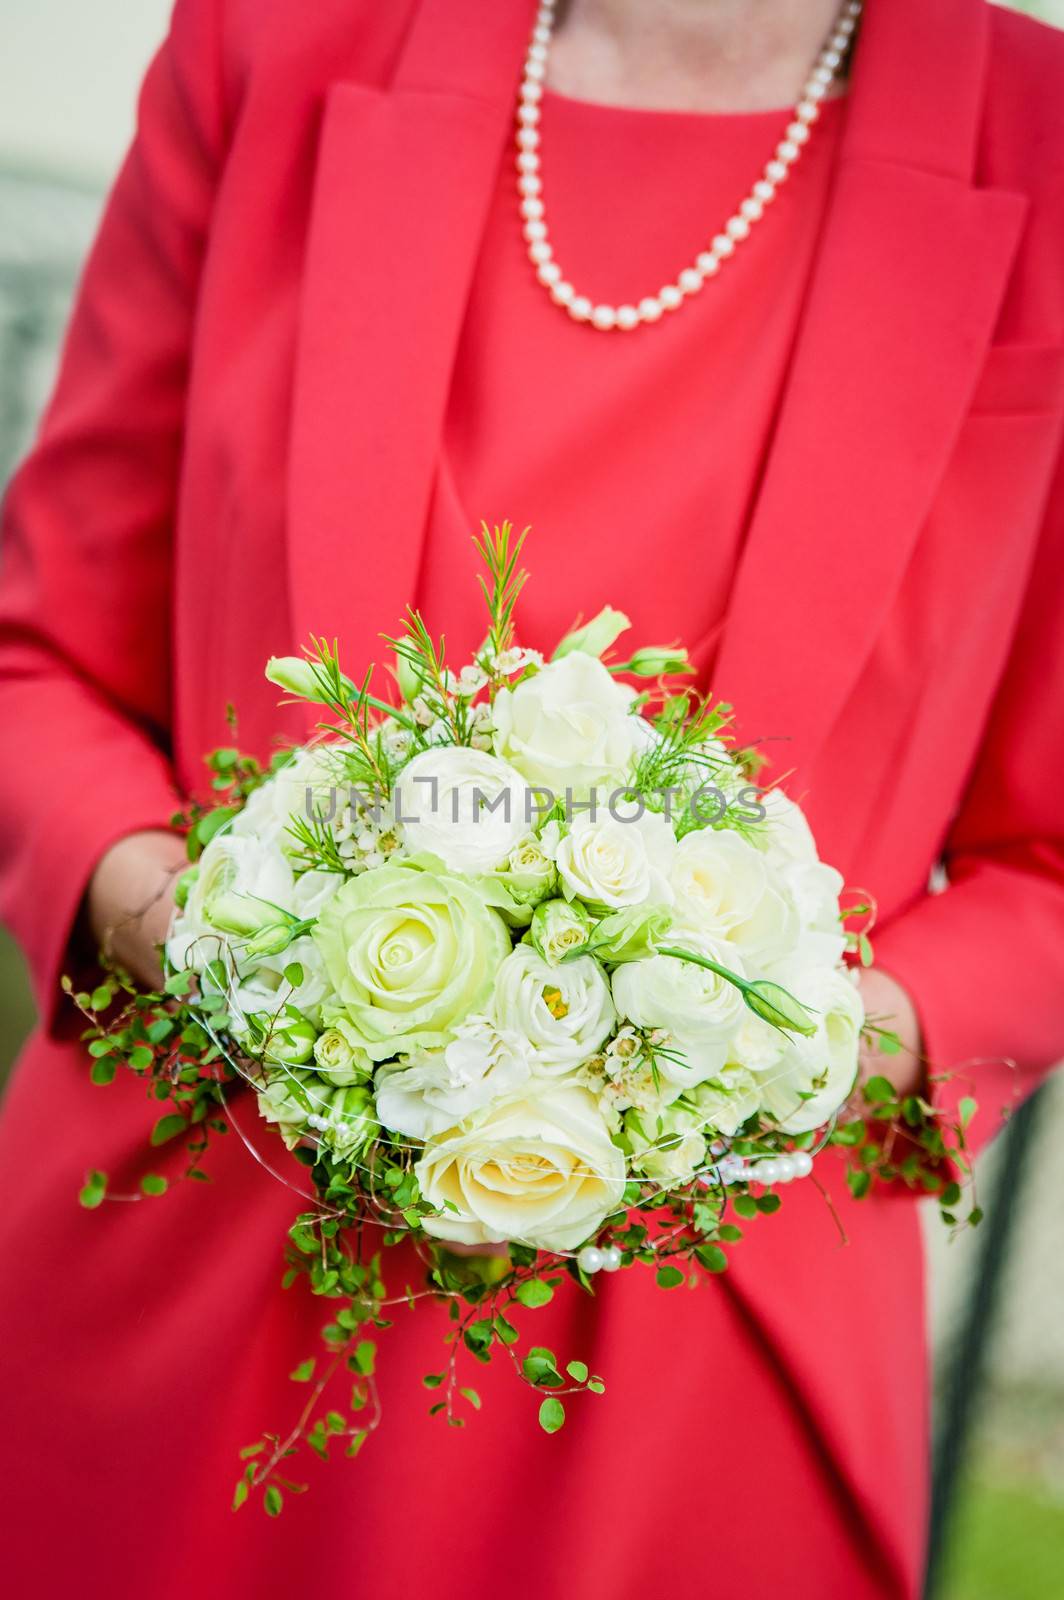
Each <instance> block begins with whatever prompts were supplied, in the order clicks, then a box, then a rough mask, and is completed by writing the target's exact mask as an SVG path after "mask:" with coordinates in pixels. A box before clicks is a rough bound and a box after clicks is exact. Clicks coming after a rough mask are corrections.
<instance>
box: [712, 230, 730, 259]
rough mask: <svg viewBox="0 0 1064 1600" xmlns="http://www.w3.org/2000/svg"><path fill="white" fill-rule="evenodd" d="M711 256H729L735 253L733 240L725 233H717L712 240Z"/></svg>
mask: <svg viewBox="0 0 1064 1600" xmlns="http://www.w3.org/2000/svg"><path fill="white" fill-rule="evenodd" d="M712 249H713V254H714V255H715V256H722V257H725V256H730V255H733V254H734V253H735V240H734V239H732V238H731V237H730V236H729V235H728V234H726V233H718V234H717V235H716V237H715V238H714V240H713V245H712Z"/></svg>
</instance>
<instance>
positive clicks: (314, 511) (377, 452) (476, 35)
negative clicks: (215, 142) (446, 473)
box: [289, 0, 533, 677]
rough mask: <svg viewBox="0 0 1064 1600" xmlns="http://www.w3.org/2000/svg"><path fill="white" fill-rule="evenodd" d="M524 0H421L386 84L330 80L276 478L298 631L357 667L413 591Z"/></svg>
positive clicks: (513, 80) (527, 5)
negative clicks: (281, 482) (328, 640)
mask: <svg viewBox="0 0 1064 1600" xmlns="http://www.w3.org/2000/svg"><path fill="white" fill-rule="evenodd" d="M532 10H533V4H532V0H503V3H501V4H495V5H492V6H487V7H485V6H483V5H481V4H479V3H478V0H421V3H420V5H419V7H418V9H417V13H416V15H415V18H414V22H413V24H412V29H411V32H410V34H409V36H408V38H407V41H406V43H405V46H404V50H403V54H402V58H401V61H400V63H399V66H398V68H397V71H396V75H395V79H394V82H393V84H392V85H391V87H390V88H389V89H384V90H382V89H377V88H373V87H367V86H364V85H360V84H357V83H353V82H340V83H336V84H334V85H333V86H332V87H331V89H330V90H329V92H328V95H327V98H326V102H325V108H324V119H323V125H322V132H321V140H320V148H319V156H318V163H317V173H316V179H315V192H314V197H313V210H312V218H311V226H310V234H309V240H308V255H307V264H306V269H305V275H304V290H303V304H302V307H301V318H300V340H299V350H298V355H297V363H296V380H295V397H294V414H293V425H292V441H291V466H290V480H289V493H290V502H289V524H290V526H289V562H290V574H289V582H290V594H291V604H292V618H293V624H294V632H295V635H296V638H297V640H298V641H299V642H303V641H305V640H306V638H307V637H308V635H309V634H310V633H311V632H312V631H313V632H315V633H318V634H325V635H327V636H329V637H332V636H338V637H339V639H340V640H341V646H342V647H343V646H344V645H346V649H345V650H344V651H343V657H344V660H345V663H346V666H347V669H348V671H349V672H350V673H351V674H352V675H353V676H355V677H361V676H362V674H363V673H364V672H365V670H366V668H367V667H368V666H369V665H370V663H371V662H372V661H373V660H377V661H380V660H382V659H383V658H384V647H383V646H382V645H381V644H380V642H379V639H378V635H379V633H380V632H381V630H385V631H394V630H395V628H396V625H397V624H398V622H399V621H400V619H401V617H402V614H403V611H404V609H405V607H406V606H407V605H408V604H409V602H410V601H411V599H412V598H413V595H414V590H415V584H416V580H417V573H418V566H419V561H420V554H421V545H422V539H423V533H424V525H425V518H426V514H427V507H428V502H429V495H430V491H431V484H432V477H433V473H434V469H435V464H436V453H437V448H438V444H439V438H440V429H441V424H442V419H443V412H444V406H445V404H446V398H447V391H448V385H449V380H450V373H451V366H452V362H453V358H454V351H455V346H456V343H457V338H458V333H459V330H460V327H461V319H462V315H463V311H464V308H465V302H466V297H467V293H468V288H469V283H470V279H471V276H472V272H473V268H474V265H475V261H476V255H477V249H478V246H479V244H480V238H481V234H482V231H483V227H484V224H485V221H486V216H487V208H488V203H489V200H490V196H491V192H492V187H493V183H494V179H495V175H496V172H497V170H498V161H499V158H500V153H501V150H502V147H503V144H504V141H505V138H506V134H507V130H508V127H509V120H510V117H511V115H512V111H513V106H514V104H515V97H516V92H517V84H518V81H519V76H520V64H521V51H522V47H523V44H524V41H525V40H526V38H527V37H528V30H529V29H530V27H531V19H532Z"/></svg>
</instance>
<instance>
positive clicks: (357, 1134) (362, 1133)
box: [315, 1084, 380, 1161]
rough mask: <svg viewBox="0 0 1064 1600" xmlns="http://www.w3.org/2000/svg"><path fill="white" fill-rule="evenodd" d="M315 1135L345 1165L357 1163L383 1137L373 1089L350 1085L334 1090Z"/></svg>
mask: <svg viewBox="0 0 1064 1600" xmlns="http://www.w3.org/2000/svg"><path fill="white" fill-rule="evenodd" d="M315 1131H316V1132H317V1135H318V1137H319V1139H320V1140H321V1142H322V1144H323V1145H325V1146H326V1148H327V1149H329V1150H332V1151H333V1152H334V1153H335V1154H336V1155H338V1156H339V1157H340V1158H341V1159H342V1160H344V1161H352V1160H354V1158H355V1157H356V1156H358V1155H360V1154H361V1152H362V1151H363V1150H365V1148H366V1146H367V1145H369V1144H372V1143H373V1140H374V1139H376V1137H377V1135H378V1134H379V1133H380V1123H379V1122H378V1121H377V1117H376V1115H375V1112H374V1109H373V1096H372V1094H371V1093H370V1091H369V1089H368V1088H366V1087H365V1086H364V1085H363V1084H348V1085H345V1086H344V1087H342V1088H339V1089H336V1090H334V1091H333V1092H332V1094H331V1095H330V1096H329V1098H328V1100H327V1103H326V1105H325V1107H324V1109H323V1110H322V1112H321V1115H320V1119H319V1123H318V1125H317V1127H316V1128H315Z"/></svg>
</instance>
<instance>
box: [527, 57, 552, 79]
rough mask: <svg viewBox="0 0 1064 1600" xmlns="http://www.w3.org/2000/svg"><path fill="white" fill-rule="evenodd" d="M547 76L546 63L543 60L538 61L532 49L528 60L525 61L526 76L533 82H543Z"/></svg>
mask: <svg viewBox="0 0 1064 1600" xmlns="http://www.w3.org/2000/svg"><path fill="white" fill-rule="evenodd" d="M546 76H547V68H546V64H545V63H544V62H542V61H537V60H536V58H535V57H534V56H533V54H532V52H531V50H530V51H529V52H528V60H527V61H526V62H525V78H526V79H528V80H530V81H531V82H532V83H542V82H543V80H544V78H545V77H546Z"/></svg>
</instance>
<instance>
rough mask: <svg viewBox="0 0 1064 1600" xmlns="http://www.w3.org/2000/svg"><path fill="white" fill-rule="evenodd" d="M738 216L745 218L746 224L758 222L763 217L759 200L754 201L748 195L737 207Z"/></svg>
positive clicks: (763, 213)
mask: <svg viewBox="0 0 1064 1600" xmlns="http://www.w3.org/2000/svg"><path fill="white" fill-rule="evenodd" d="M739 215H740V216H742V217H745V218H746V220H747V222H760V220H761V218H762V217H763V216H764V215H765V208H764V206H763V205H762V204H761V201H760V200H757V199H755V198H754V196H753V195H748V196H747V198H746V199H745V200H744V201H743V203H742V205H741V206H740V207H739Z"/></svg>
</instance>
